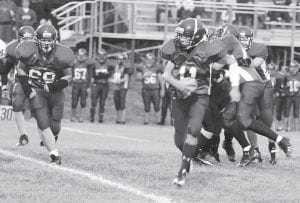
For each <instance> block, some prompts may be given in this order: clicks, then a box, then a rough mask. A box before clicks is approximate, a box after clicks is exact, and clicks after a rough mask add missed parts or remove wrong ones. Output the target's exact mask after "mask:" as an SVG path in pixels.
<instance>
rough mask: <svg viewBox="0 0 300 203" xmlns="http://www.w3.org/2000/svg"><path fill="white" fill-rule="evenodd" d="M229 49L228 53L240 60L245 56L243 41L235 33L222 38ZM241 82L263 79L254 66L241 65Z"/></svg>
mask: <svg viewBox="0 0 300 203" xmlns="http://www.w3.org/2000/svg"><path fill="white" fill-rule="evenodd" d="M220 40H221V41H222V42H223V43H224V44H225V47H226V49H227V53H228V54H230V55H232V56H233V57H234V58H235V59H237V60H239V59H241V58H243V57H244V50H243V47H242V45H241V43H240V42H239V41H238V40H237V39H236V38H235V37H234V36H233V35H225V36H224V37H222V38H221V39H220ZM238 71H239V73H240V84H242V83H244V82H249V81H262V79H261V77H260V75H259V74H258V73H257V71H256V70H255V68H254V67H252V66H250V67H245V66H239V70H238Z"/></svg>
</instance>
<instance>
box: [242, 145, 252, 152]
mask: <svg viewBox="0 0 300 203" xmlns="http://www.w3.org/2000/svg"><path fill="white" fill-rule="evenodd" d="M250 149H251V145H248V146H247V147H244V148H243V151H244V152H248V151H250Z"/></svg>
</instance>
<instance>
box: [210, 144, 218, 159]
mask: <svg viewBox="0 0 300 203" xmlns="http://www.w3.org/2000/svg"><path fill="white" fill-rule="evenodd" d="M209 154H210V156H212V157H214V158H215V160H216V161H217V162H221V161H220V155H219V152H218V146H210V151H209Z"/></svg>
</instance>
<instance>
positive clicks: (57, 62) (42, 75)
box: [16, 41, 75, 88]
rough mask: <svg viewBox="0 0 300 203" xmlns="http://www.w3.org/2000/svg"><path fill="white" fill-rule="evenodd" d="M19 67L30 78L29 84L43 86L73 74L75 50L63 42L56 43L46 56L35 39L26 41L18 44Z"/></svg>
mask: <svg viewBox="0 0 300 203" xmlns="http://www.w3.org/2000/svg"><path fill="white" fill-rule="evenodd" d="M16 55H17V58H18V59H19V60H20V61H19V64H18V68H20V69H22V70H23V71H24V72H25V73H26V74H27V75H28V78H29V84H30V85H31V86H33V87H40V88H42V87H43V86H44V85H45V84H47V83H53V82H55V81H56V80H57V79H59V78H61V77H63V76H66V75H71V68H72V67H73V66H74V61H75V57H74V53H73V51H72V50H71V49H70V48H68V47H66V46H64V45H61V44H56V45H55V47H54V49H53V50H52V51H51V53H50V54H49V56H48V57H46V58H45V57H44V56H43V55H42V54H41V53H40V52H39V49H38V46H37V44H36V42H35V41H24V42H22V43H21V44H19V45H18V46H17V49H16Z"/></svg>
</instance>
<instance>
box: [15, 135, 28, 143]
mask: <svg viewBox="0 0 300 203" xmlns="http://www.w3.org/2000/svg"><path fill="white" fill-rule="evenodd" d="M28 143H29V139H28V136H27V135H26V134H23V135H21V136H20V138H19V141H18V142H17V144H16V146H24V145H26V144H28Z"/></svg>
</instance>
